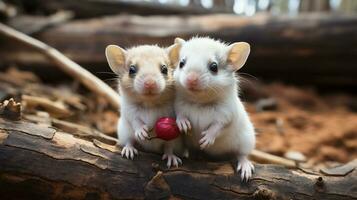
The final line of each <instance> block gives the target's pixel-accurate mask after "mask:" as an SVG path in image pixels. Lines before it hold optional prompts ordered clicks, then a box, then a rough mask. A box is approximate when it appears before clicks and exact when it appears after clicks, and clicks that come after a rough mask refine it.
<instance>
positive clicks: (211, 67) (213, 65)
mask: <svg viewBox="0 0 357 200" xmlns="http://www.w3.org/2000/svg"><path fill="white" fill-rule="evenodd" d="M209 70H210V71H211V72H214V73H217V72H218V65H217V63H216V62H212V63H211V64H209Z"/></svg>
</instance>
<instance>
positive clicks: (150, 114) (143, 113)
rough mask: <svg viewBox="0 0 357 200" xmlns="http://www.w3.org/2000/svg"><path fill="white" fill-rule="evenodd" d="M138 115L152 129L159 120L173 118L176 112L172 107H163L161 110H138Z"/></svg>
mask: <svg viewBox="0 0 357 200" xmlns="http://www.w3.org/2000/svg"><path fill="white" fill-rule="evenodd" d="M136 115H137V117H139V119H141V120H142V121H143V122H144V123H145V124H146V125H147V126H149V128H152V127H153V126H154V125H155V123H156V121H157V120H158V119H159V118H161V117H173V115H174V112H173V108H171V107H162V108H159V109H137V111H136Z"/></svg>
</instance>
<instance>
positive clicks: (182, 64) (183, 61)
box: [180, 59, 186, 69]
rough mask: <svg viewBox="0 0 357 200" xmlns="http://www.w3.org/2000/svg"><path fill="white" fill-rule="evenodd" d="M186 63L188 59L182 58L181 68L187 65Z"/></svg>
mask: <svg viewBox="0 0 357 200" xmlns="http://www.w3.org/2000/svg"><path fill="white" fill-rule="evenodd" d="M185 64H186V60H185V59H182V60H181V61H180V69H181V68H182V67H183V66H185Z"/></svg>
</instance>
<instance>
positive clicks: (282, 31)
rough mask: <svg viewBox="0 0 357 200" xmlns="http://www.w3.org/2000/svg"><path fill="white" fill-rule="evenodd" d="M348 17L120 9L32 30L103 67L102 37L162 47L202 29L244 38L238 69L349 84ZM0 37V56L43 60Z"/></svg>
mask: <svg viewBox="0 0 357 200" xmlns="http://www.w3.org/2000/svg"><path fill="white" fill-rule="evenodd" d="M356 24H357V16H356V15H351V16H343V15H324V14H319V15H313V14H306V15H301V16H298V17H296V18H292V17H287V16H280V17H272V16H261V15H257V16H255V17H249V18H247V17H241V16H237V15H207V16H186V17H182V16H145V17H140V16H134V15H123V16H112V17H106V18H100V19H91V20H77V21H73V22H70V23H67V24H63V25H60V26H57V27H54V28H50V29H48V30H45V31H43V32H42V33H40V34H38V35H36V37H37V38H38V39H40V40H41V41H43V42H45V43H47V44H49V45H51V46H53V47H55V48H57V49H59V50H60V51H61V52H63V53H64V54H65V55H67V56H68V57H69V58H71V59H72V60H74V61H75V62H77V63H80V64H81V65H83V66H85V67H86V68H88V69H91V70H92V71H94V72H98V71H104V70H109V68H108V65H107V63H106V59H105V55H104V49H105V47H106V46H107V45H109V44H118V45H120V46H123V47H130V46H135V45H140V44H156V43H157V44H160V45H163V46H168V45H170V44H172V43H173V41H174V38H175V37H183V38H186V39H187V38H190V37H192V36H194V35H202V36H205V35H208V36H211V37H214V38H219V39H222V40H224V41H227V42H234V41H246V42H249V43H250V44H251V47H252V51H251V56H250V58H249V59H248V61H247V64H246V66H245V67H244V68H243V69H242V70H243V72H248V73H250V74H253V75H254V76H258V77H259V76H262V77H265V78H270V79H278V80H285V81H289V82H294V83H303V84H315V85H327V86H331V85H341V86H357V79H356V78H355V77H356V76H357V68H356V61H355V60H356V59H355V58H356V56H357V51H356V46H357V37H355V36H356V34H357V26H356ZM0 43H1V44H2V45H0V46H2V47H3V48H0V49H2V50H0V57H1V58H2V59H1V62H3V63H19V64H24V65H26V66H29V65H33V66H39V65H44V64H46V62H47V61H46V59H44V57H41V55H38V54H36V53H34V52H33V51H32V50H29V49H28V48H26V47H24V46H23V45H19V44H16V43H14V42H12V41H6V38H5V39H3V41H1V38H0ZM48 74H51V73H46V76H48ZM52 74H54V75H55V74H56V73H52Z"/></svg>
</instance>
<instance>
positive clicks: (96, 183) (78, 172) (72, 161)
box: [0, 119, 357, 200]
mask: <svg viewBox="0 0 357 200" xmlns="http://www.w3.org/2000/svg"><path fill="white" fill-rule="evenodd" d="M119 152H120V151H119V149H118V148H117V147H115V146H110V145H107V144H104V143H101V142H98V141H96V142H94V143H93V142H90V141H86V140H83V139H79V138H75V137H74V136H73V135H71V134H68V133H64V132H61V131H58V130H55V129H54V128H51V127H43V126H40V125H36V124H32V123H28V122H25V121H7V120H4V119H0V199H63V198H67V199H144V198H146V199H168V198H173V197H175V198H178V199H302V200H309V199H339V200H341V199H346V200H347V199H357V190H356V185H355V184H356V182H357V176H356V175H357V172H356V170H355V171H353V172H350V173H349V174H347V175H345V176H324V175H321V174H307V173H305V172H303V171H300V170H292V169H286V168H284V167H281V166H277V165H259V164H255V167H256V171H255V174H254V176H253V178H252V179H251V180H250V181H249V182H247V183H245V182H241V180H240V178H239V176H238V175H237V174H236V173H235V170H234V167H233V166H232V165H231V163H230V162H212V161H204V160H184V164H183V166H182V167H179V168H174V169H169V170H168V169H166V168H165V167H164V163H163V162H162V161H161V160H160V158H159V156H158V155H154V154H149V153H142V152H140V154H139V156H138V157H137V158H135V159H134V160H127V159H123V158H122V157H121V156H120V153H119Z"/></svg>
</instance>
